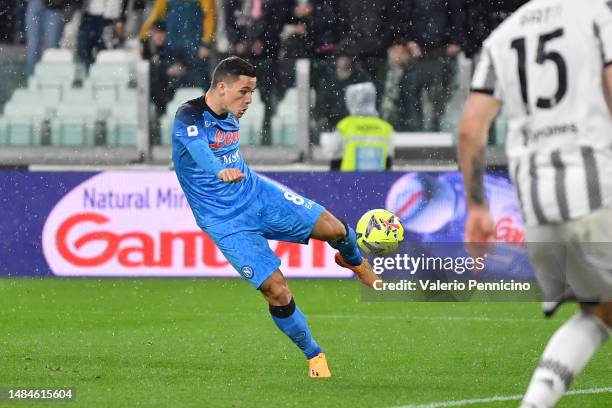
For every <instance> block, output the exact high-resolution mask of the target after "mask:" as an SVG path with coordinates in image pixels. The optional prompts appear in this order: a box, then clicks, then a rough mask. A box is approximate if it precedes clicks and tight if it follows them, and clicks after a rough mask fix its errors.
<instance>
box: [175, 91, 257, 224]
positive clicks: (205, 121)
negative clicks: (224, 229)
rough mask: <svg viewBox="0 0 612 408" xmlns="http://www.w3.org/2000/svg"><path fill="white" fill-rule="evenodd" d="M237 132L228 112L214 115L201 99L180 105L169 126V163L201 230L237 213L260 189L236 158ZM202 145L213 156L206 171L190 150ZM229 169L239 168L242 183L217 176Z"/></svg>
mask: <svg viewBox="0 0 612 408" xmlns="http://www.w3.org/2000/svg"><path fill="white" fill-rule="evenodd" d="M238 129H239V122H238V119H237V118H236V117H234V116H233V115H232V114H231V113H226V114H224V115H217V114H215V113H214V112H213V111H212V110H211V109H210V108H209V107H208V106H207V105H206V102H205V100H204V97H203V96H202V97H199V98H197V99H193V100H191V101H188V102H186V103H184V104H183V105H181V106H180V107H179V109H178V111H177V112H176V116H175V119H174V125H173V127H172V161H173V162H174V169H175V171H176V175H177V177H178V180H179V182H180V184H181V187H182V188H183V191H184V193H185V196H186V198H187V201H188V202H189V205H190V206H191V209H192V210H193V214H194V216H195V218H196V222H197V224H198V225H199V226H200V227H201V228H204V227H207V226H209V225H214V224H218V223H220V222H223V221H224V220H227V219H229V218H231V217H233V216H234V215H236V214H238V213H240V212H241V211H242V210H243V209H244V208H245V207H246V206H248V205H249V204H250V203H251V202H252V200H253V199H254V197H255V195H256V194H257V191H258V189H259V187H260V184H261V179H260V178H259V176H258V175H257V174H256V173H255V172H253V171H251V170H250V169H249V167H248V166H247V165H246V163H245V162H244V160H243V159H242V156H241V155H240V137H239V135H238ZM202 142H205V143H206V144H207V145H208V147H209V149H210V151H211V152H212V155H213V156H210V158H211V160H212V162H211V163H210V165H209V166H208V167H209V168H207V169H204V168H202V166H201V165H198V164H197V163H196V160H195V159H194V153H193V151H190V145H191V144H192V143H196V144H200V145H201V144H202ZM193 146H195V145H193ZM193 146H192V147H193ZM192 150H193V149H192ZM213 157H214V160H213ZM215 161H216V162H215ZM231 167H233V168H237V169H239V170H240V171H241V172H242V173H243V174H244V175H245V176H246V177H245V178H244V180H241V181H239V182H237V183H226V182H224V181H222V180H220V179H219V178H218V177H217V174H218V172H219V171H220V170H222V169H223V168H231Z"/></svg>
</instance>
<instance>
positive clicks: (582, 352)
mask: <svg viewBox="0 0 612 408" xmlns="http://www.w3.org/2000/svg"><path fill="white" fill-rule="evenodd" d="M581 308H582V310H581V311H580V312H578V313H577V314H576V315H574V316H573V317H571V318H570V319H569V320H568V321H567V322H565V323H564V324H563V325H562V326H561V327H560V328H559V329H557V331H556V332H555V334H553V336H552V337H551V338H550V340H549V342H548V344H547V345H546V349H545V350H544V353H543V354H542V358H541V360H540V363H539V365H538V367H537V368H536V369H535V371H534V373H533V376H532V378H531V382H530V383H529V387H528V388H527V392H526V393H525V397H524V398H523V402H522V404H521V408H544V407H552V406H554V405H555V404H556V403H557V401H558V400H559V399H560V398H561V397H562V396H563V394H564V393H565V392H566V391H567V389H568V388H569V386H570V384H571V382H572V380H573V379H574V377H575V376H576V375H578V374H579V373H580V372H581V371H582V369H583V368H584V366H585V365H586V364H587V363H588V362H589V360H590V359H591V357H592V356H593V354H595V351H597V349H598V348H599V347H600V346H601V345H602V344H603V343H604V342H605V341H606V339H608V338H609V337H610V334H611V333H612V329H611V328H612V303H610V302H608V303H602V304H600V305H597V306H592V305H586V304H583V305H582V306H581Z"/></svg>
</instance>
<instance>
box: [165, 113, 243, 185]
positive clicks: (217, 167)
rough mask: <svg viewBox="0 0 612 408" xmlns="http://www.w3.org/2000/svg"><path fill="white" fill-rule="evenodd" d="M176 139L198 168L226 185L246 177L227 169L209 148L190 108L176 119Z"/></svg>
mask: <svg viewBox="0 0 612 408" xmlns="http://www.w3.org/2000/svg"><path fill="white" fill-rule="evenodd" d="M173 133H174V134H175V136H176V138H177V139H178V140H179V141H180V142H181V143H182V144H183V145H184V146H185V148H186V149H187V151H188V152H189V154H190V155H191V157H192V158H193V160H194V161H195V162H196V164H197V165H198V167H199V168H200V169H202V170H204V171H205V172H207V173H211V174H214V175H215V176H217V177H218V178H219V179H221V180H223V181H225V182H226V183H236V182H238V181H240V180H242V179H244V177H245V175H244V174H242V172H241V171H240V170H238V169H236V168H225V167H223V165H221V163H219V161H218V160H217V158H216V157H215V155H214V154H213V152H212V150H210V147H209V146H208V139H207V138H206V132H205V131H204V129H203V128H202V126H200V125H199V124H198V121H197V115H195V114H194V113H193V112H192V111H190V109H189V108H181V109H180V110H179V111H178V112H177V114H176V118H175V122H174V130H173Z"/></svg>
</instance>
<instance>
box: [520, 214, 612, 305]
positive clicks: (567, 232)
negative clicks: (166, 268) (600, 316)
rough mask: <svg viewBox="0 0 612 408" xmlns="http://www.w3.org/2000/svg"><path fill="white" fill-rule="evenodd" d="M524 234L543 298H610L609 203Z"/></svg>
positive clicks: (611, 244)
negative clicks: (589, 211) (567, 219)
mask: <svg viewBox="0 0 612 408" xmlns="http://www.w3.org/2000/svg"><path fill="white" fill-rule="evenodd" d="M525 235H526V237H527V242H528V251H529V259H530V260H531V264H532V265H533V268H534V270H535V273H536V278H537V280H538V284H539V285H540V288H541V290H542V295H543V301H544V302H553V303H557V302H562V301H563V300H567V299H568V298H573V299H575V300H578V301H580V302H595V303H598V302H609V301H612V207H603V208H600V209H598V210H596V211H594V212H592V213H590V214H588V215H585V216H584V217H581V218H578V219H576V220H572V221H568V222H564V223H559V224H548V225H539V226H535V227H528V228H526V230H525ZM546 309H547V307H545V310H546Z"/></svg>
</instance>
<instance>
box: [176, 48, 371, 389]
mask: <svg viewBox="0 0 612 408" xmlns="http://www.w3.org/2000/svg"><path fill="white" fill-rule="evenodd" d="M255 87H256V79H255V68H254V67H253V66H252V65H251V64H249V63H248V62H247V61H245V60H243V59H241V58H238V57H230V58H226V59H224V60H223V61H221V62H220V63H219V64H218V65H217V67H216V68H215V70H214V73H213V80H212V86H211V88H210V89H209V90H208V92H206V94H205V95H203V96H201V97H199V98H196V99H194V100H191V101H188V102H186V103H185V104H183V105H182V106H181V107H180V108H179V109H178V111H177V112H176V116H175V119H174V125H173V129H172V160H173V162H174V168H175V171H176V175H177V177H178V180H179V182H180V184H181V187H182V188H183V191H184V192H185V196H186V197H187V200H188V202H189V205H190V206H191V209H192V211H193V215H194V216H195V219H196V222H197V224H198V226H199V227H200V228H202V230H204V231H205V232H206V233H207V234H208V235H209V236H210V237H211V238H212V239H213V240H214V242H215V243H216V244H217V246H218V248H219V249H220V250H221V252H223V255H225V257H226V258H227V260H228V261H229V262H230V264H231V265H232V266H233V267H234V268H235V269H236V270H237V271H238V273H240V275H241V276H242V278H243V279H245V280H246V281H248V282H249V283H250V284H251V285H253V287H255V288H256V289H258V290H259V291H260V292H261V293H262V295H263V296H264V298H265V299H266V301H267V302H268V304H269V309H270V314H271V315H272V319H273V320H274V322H275V323H276V325H277V326H278V328H279V329H280V330H281V331H282V332H283V333H285V334H286V335H287V336H288V337H289V338H290V339H291V341H293V342H294V343H295V344H296V345H297V346H298V347H299V348H300V350H301V351H302V352H303V353H304V355H305V356H306V359H307V360H308V366H309V370H308V375H309V376H310V377H313V378H324V377H330V376H331V373H330V371H329V368H328V366H327V360H326V357H325V354H324V353H323V352H322V350H321V347H319V345H318V344H317V343H316V342H315V340H314V339H313V337H312V335H311V333H310V329H309V327H308V324H307V323H306V318H305V316H304V314H303V313H302V311H301V310H300V308H299V307H297V306H296V304H295V302H294V300H293V296H292V294H291V291H290V290H289V287H288V286H287V282H286V281H285V278H284V276H283V274H282V273H281V271H280V269H279V266H280V259H279V258H278V257H277V256H276V255H275V254H274V252H273V251H272V250H271V249H270V247H269V245H268V242H267V240H268V239H273V240H279V241H288V242H298V243H301V244H306V243H308V240H309V239H310V238H314V239H318V240H321V241H327V242H329V244H330V245H331V246H332V247H333V248H335V249H337V250H338V253H337V254H336V258H335V260H336V263H338V264H339V265H340V266H342V267H345V268H348V269H351V270H352V271H353V272H354V273H355V274H356V275H357V276H358V277H359V279H360V280H361V281H362V282H363V283H364V284H365V285H368V286H370V287H372V286H373V285H374V282H375V281H376V280H379V279H380V278H379V277H378V275H376V274H375V273H374V272H373V271H372V267H371V266H370V264H369V262H368V261H367V259H365V258H362V256H361V254H360V252H359V249H358V247H357V239H356V236H355V231H353V229H352V228H350V227H349V226H348V225H347V224H346V223H344V222H341V221H340V220H338V219H337V218H336V217H334V216H333V215H332V214H331V213H329V212H328V211H327V210H325V208H323V207H322V206H321V205H319V204H317V203H315V202H313V201H311V200H309V199H307V198H305V197H302V196H299V195H297V194H295V193H292V192H289V191H284V190H282V189H280V188H279V187H277V186H275V185H274V184H272V183H270V182H268V181H266V180H264V179H262V178H261V177H259V176H258V175H257V174H256V173H255V172H253V171H252V170H251V169H249V167H248V166H247V165H246V163H245V162H244V160H243V159H242V156H241V155H240V149H239V147H240V137H239V133H238V132H239V124H240V122H239V119H240V118H241V117H242V115H244V113H245V112H246V110H247V108H248V107H249V104H250V103H251V100H252V94H253V91H254V90H255Z"/></svg>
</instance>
